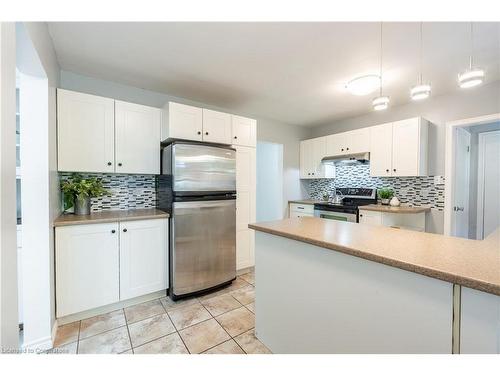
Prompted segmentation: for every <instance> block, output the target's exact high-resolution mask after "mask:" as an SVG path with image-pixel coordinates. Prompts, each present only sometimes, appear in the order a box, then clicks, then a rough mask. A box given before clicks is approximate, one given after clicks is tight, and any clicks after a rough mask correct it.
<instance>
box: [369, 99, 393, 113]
mask: <svg viewBox="0 0 500 375" xmlns="http://www.w3.org/2000/svg"><path fill="white" fill-rule="evenodd" d="M372 105H373V109H374V110H375V111H382V110H384V109H387V107H389V97H388V96H379V97H377V98H375V99H373V101H372Z"/></svg>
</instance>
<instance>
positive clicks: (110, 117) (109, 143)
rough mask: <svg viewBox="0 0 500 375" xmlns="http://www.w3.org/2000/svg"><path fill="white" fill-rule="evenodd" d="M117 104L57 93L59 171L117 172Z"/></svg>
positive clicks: (101, 98)
mask: <svg viewBox="0 0 500 375" xmlns="http://www.w3.org/2000/svg"><path fill="white" fill-rule="evenodd" d="M114 106H115V101H114V100H113V99H109V98H103V97H100V96H95V95H88V94H82V93H79V92H74V91H67V90H62V89H58V90H57V146H58V153H57V154H58V155H57V167H58V170H59V171H71V172H113V171H114V168H115V158H114V155H115V150H114V131H115V119H114V113H115V112H114Z"/></svg>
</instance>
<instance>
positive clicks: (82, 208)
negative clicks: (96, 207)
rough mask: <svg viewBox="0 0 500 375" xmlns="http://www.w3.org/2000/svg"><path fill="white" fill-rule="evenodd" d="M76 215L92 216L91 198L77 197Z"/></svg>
mask: <svg viewBox="0 0 500 375" xmlns="http://www.w3.org/2000/svg"><path fill="white" fill-rule="evenodd" d="M75 215H90V197H88V196H83V197H82V196H76V197H75Z"/></svg>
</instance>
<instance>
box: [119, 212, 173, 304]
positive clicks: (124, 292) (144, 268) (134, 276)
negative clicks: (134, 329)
mask: <svg viewBox="0 0 500 375" xmlns="http://www.w3.org/2000/svg"><path fill="white" fill-rule="evenodd" d="M167 236H168V229H167V219H155V220H138V221H127V222H121V223H120V299H121V300H125V299H129V298H134V297H138V296H141V295H144V294H148V293H153V292H157V291H159V290H164V289H167V285H168V259H167V253H168V239H167Z"/></svg>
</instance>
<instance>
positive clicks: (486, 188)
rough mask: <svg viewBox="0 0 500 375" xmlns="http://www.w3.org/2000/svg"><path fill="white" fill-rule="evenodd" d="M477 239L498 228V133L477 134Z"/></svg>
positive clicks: (499, 154) (499, 172)
mask: <svg viewBox="0 0 500 375" xmlns="http://www.w3.org/2000/svg"><path fill="white" fill-rule="evenodd" d="M478 156H479V157H478V167H479V168H478V223H477V231H478V233H477V239H482V238H486V237H487V236H488V235H489V234H490V233H492V232H493V231H494V230H495V229H497V228H498V227H499V226H500V214H499V213H500V131H493V132H488V133H480V134H479V155H478Z"/></svg>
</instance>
